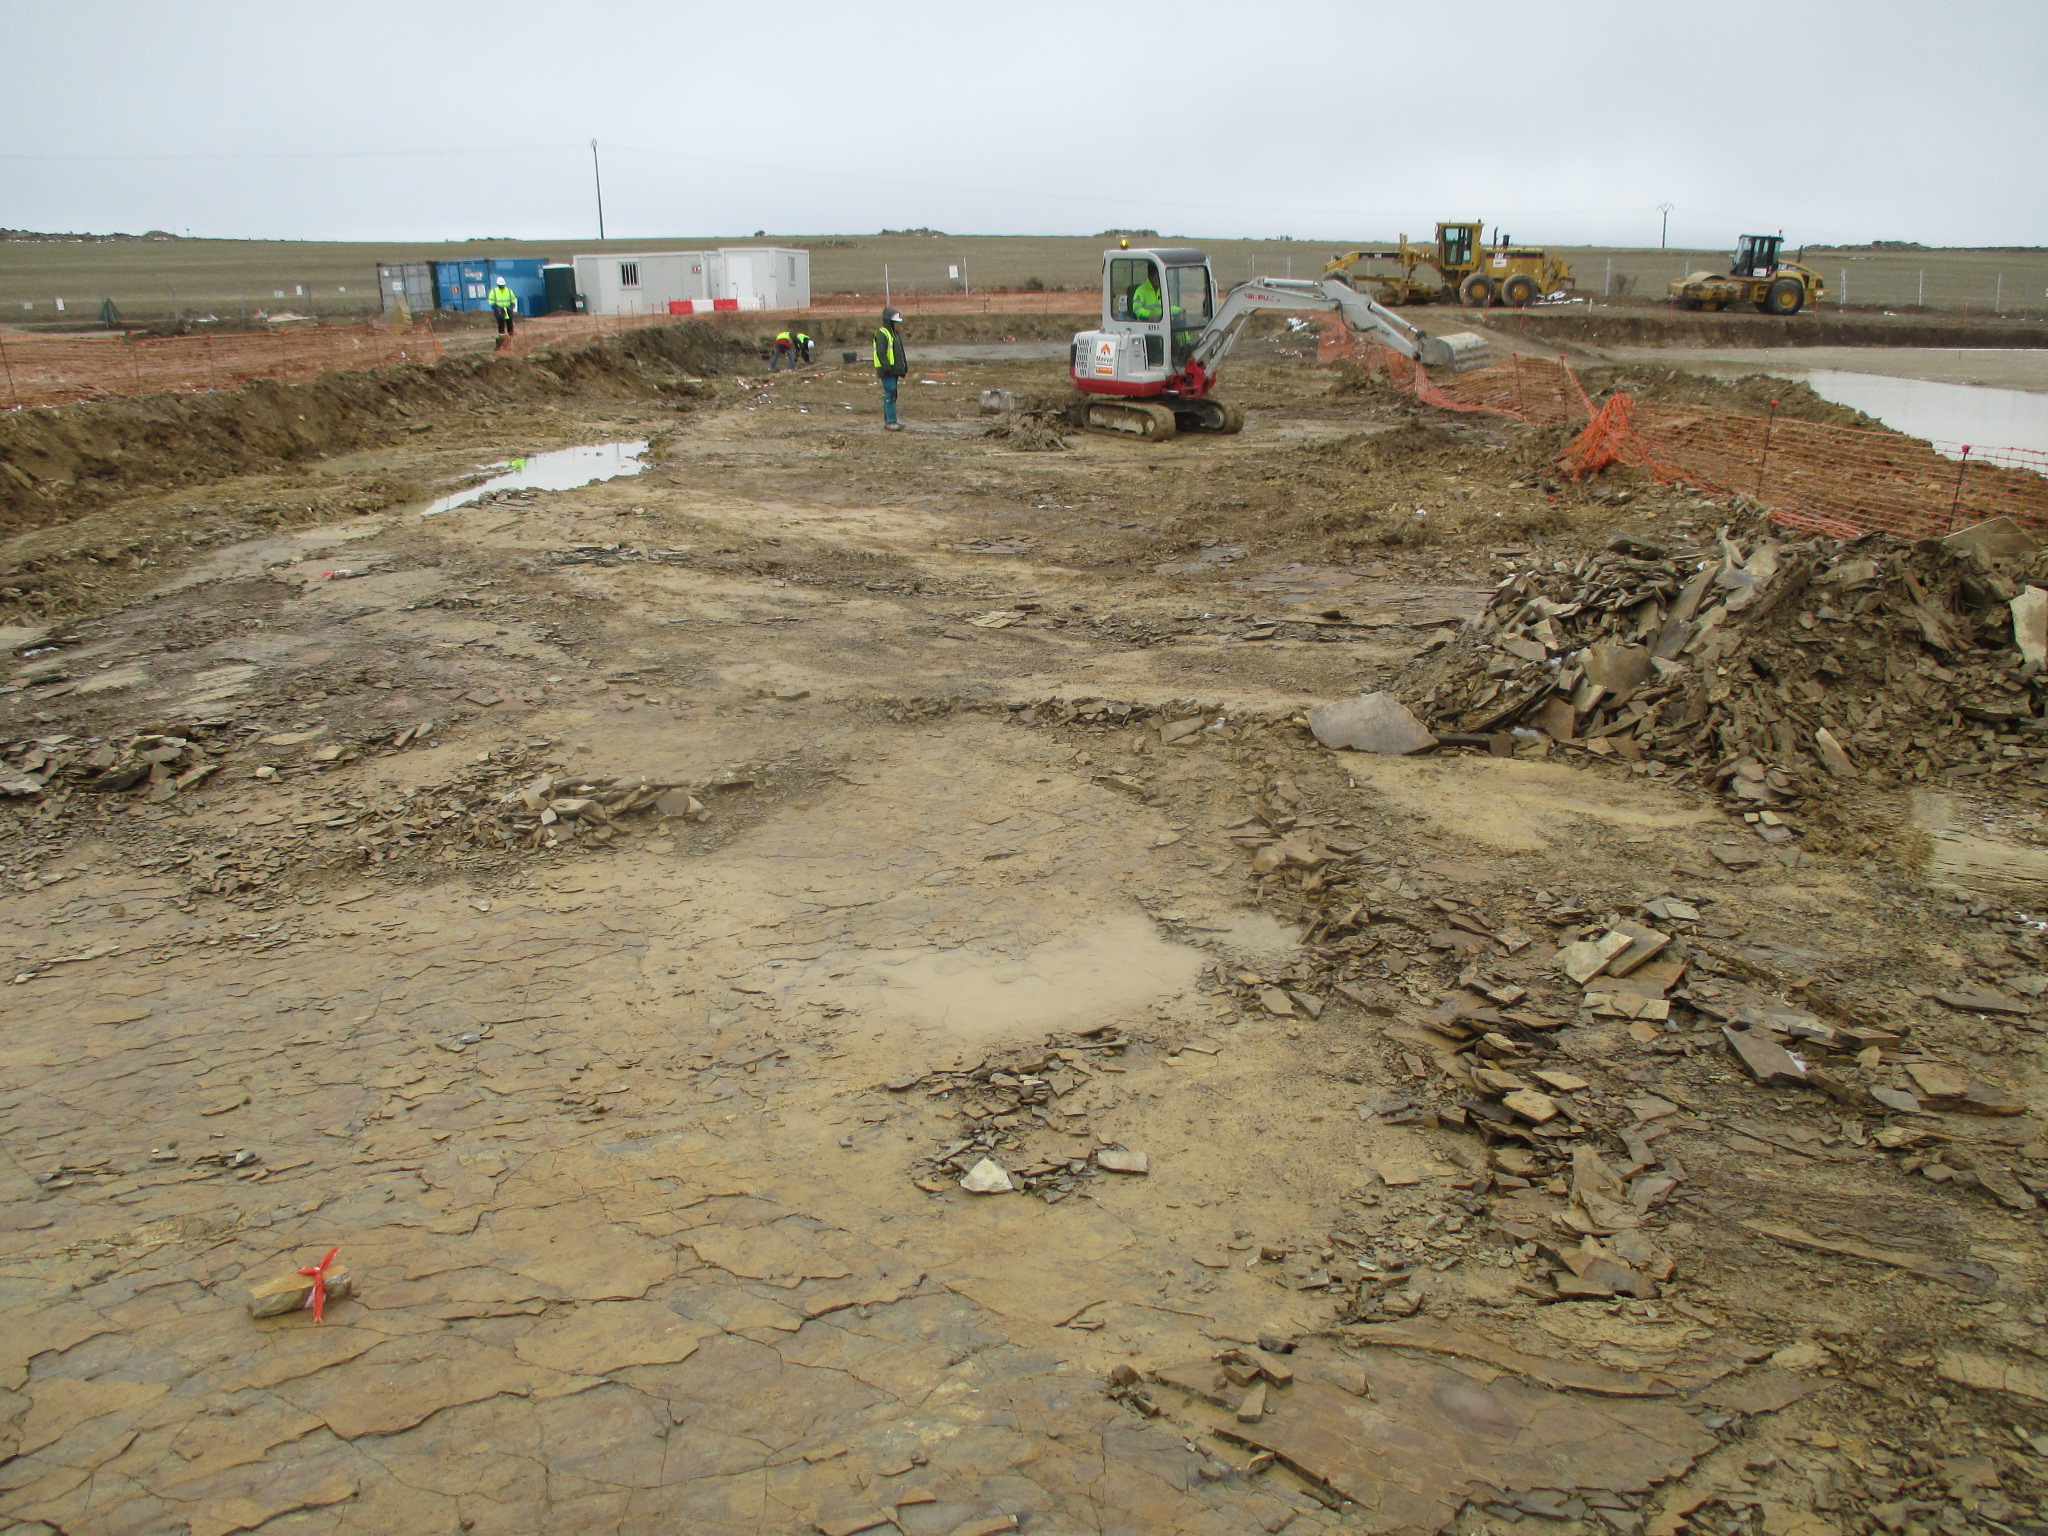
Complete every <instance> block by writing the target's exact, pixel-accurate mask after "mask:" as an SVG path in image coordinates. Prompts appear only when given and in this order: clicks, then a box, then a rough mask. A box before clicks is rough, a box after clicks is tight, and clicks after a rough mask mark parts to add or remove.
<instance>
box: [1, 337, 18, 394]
mask: <svg viewBox="0 0 2048 1536" xmlns="http://www.w3.org/2000/svg"><path fill="white" fill-rule="evenodd" d="M0 369H4V370H5V371H6V373H7V403H8V405H9V407H10V408H11V409H14V410H20V409H21V396H20V395H19V394H17V393H16V392H15V389H14V363H13V362H12V360H10V359H9V357H8V356H7V339H6V338H5V337H0Z"/></svg>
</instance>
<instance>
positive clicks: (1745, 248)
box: [1728, 235, 1785, 277]
mask: <svg viewBox="0 0 2048 1536" xmlns="http://www.w3.org/2000/svg"><path fill="white" fill-rule="evenodd" d="M1784 243H1785V237H1784V236H1783V235H1744V236H1743V237H1742V243H1741V244H1740V245H1738V246H1736V247H1735V259H1734V260H1733V261H1732V262H1730V263H1729V264H1728V274H1729V276H1731V277H1769V276H1771V275H1772V274H1773V273H1774V272H1776V271H1777V270H1778V247H1780V246H1781V245H1783V244H1784Z"/></svg>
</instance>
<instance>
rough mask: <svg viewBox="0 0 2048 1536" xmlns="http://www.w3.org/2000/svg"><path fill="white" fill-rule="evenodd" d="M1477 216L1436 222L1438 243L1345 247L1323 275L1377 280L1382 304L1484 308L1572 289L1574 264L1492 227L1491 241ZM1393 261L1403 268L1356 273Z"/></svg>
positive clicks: (1403, 241) (1525, 302)
mask: <svg viewBox="0 0 2048 1536" xmlns="http://www.w3.org/2000/svg"><path fill="white" fill-rule="evenodd" d="M1485 228H1486V226H1485V223H1484V222H1483V221H1482V220H1479V219H1472V220H1469V221H1462V222H1460V221H1454V222H1452V223H1448V224H1439V225H1437V227H1436V243H1435V244H1434V245H1414V244H1411V243H1410V242H1409V239H1408V237H1407V236H1406V235H1403V236H1402V237H1401V243H1400V244H1399V245H1398V246H1397V247H1395V248H1394V249H1393V250H1390V251H1387V250H1380V251H1346V252H1345V253H1344V254H1343V255H1342V256H1332V257H1331V258H1330V261H1329V264H1328V265H1327V266H1325V267H1324V268H1323V273H1324V275H1325V276H1334V275H1336V274H1339V273H1343V274H1346V275H1349V276H1350V277H1351V279H1352V281H1353V282H1354V283H1361V284H1362V283H1377V284H1378V285H1379V289H1380V302H1381V303H1383V304H1453V303H1456V304H1465V305H1469V306H1471V307H1472V308H1474V309H1484V308H1486V307H1487V306H1488V305H1491V304H1511V305H1513V306H1514V307H1515V308H1517V309H1521V308H1523V307H1524V306H1526V305H1530V304H1533V303H1535V302H1536V301H1537V300H1538V299H1543V298H1548V297H1550V296H1551V295H1552V294H1556V293H1569V292H1570V291H1571V289H1572V269H1571V268H1570V267H1569V266H1567V265H1566V264H1565V263H1564V262H1562V261H1560V260H1559V259H1558V258H1557V257H1555V256H1553V255H1551V254H1550V252H1549V251H1547V250H1544V249H1543V248H1542V247H1541V246H1533V245H1516V244H1515V242H1514V239H1513V237H1511V236H1507V235H1503V234H1501V233H1500V231H1499V230H1498V229H1496V230H1495V231H1494V241H1493V244H1491V245H1487V244H1486V243H1484V242H1483V241H1482V240H1481V239H1480V238H1479V237H1480V235H1481V234H1483V233H1484V232H1485ZM1379 261H1391V262H1395V263H1398V264H1399V266H1400V268H1401V270H1400V271H1399V272H1397V273H1394V272H1360V273H1353V272H1352V268H1353V267H1355V266H1357V265H1358V264H1359V263H1361V262H1379Z"/></svg>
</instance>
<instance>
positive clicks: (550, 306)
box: [540, 261, 583, 315]
mask: <svg viewBox="0 0 2048 1536" xmlns="http://www.w3.org/2000/svg"><path fill="white" fill-rule="evenodd" d="M540 280H541V291H542V293H543V295H544V296H545V298H546V300H547V310H546V313H548V314H551V315H567V314H574V313H578V312H580V311H581V310H582V308H583V295H581V294H580V293H578V292H577V291H576V267H575V264H574V263H572V262H567V261H551V262H549V263H548V264H547V265H546V266H544V267H542V268H541V269H540Z"/></svg>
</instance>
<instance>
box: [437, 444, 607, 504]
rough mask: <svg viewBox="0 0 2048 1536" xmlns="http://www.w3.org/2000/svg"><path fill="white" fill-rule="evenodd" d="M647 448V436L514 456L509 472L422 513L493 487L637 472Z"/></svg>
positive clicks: (553, 485)
mask: <svg viewBox="0 0 2048 1536" xmlns="http://www.w3.org/2000/svg"><path fill="white" fill-rule="evenodd" d="M646 452H647V440H646V439H645V438H641V439H639V440H637V441H635V442H630V443H591V444H589V445H588V446H586V447H582V448H562V449H558V450H556V451H555V452H553V453H536V454H535V455H534V456H533V457H532V458H530V459H514V460H512V461H511V464H510V465H509V467H508V472H507V473H505V474H502V475H498V476H495V477H493V478H492V479H489V480H486V481H484V482H483V483H482V484H481V485H472V486H471V487H470V488H469V489H468V490H466V491H457V492H455V493H454V494H453V495H450V496H443V497H442V498H441V499H440V500H439V501H436V502H430V503H429V504H428V506H427V509H426V510H425V511H424V512H422V513H420V516H421V517H432V516H433V515H434V514H435V513H437V512H452V511H453V510H454V509H455V508H457V507H466V506H468V505H469V504H470V503H471V502H473V501H480V500H482V499H483V498H484V497H486V496H488V495H490V494H491V492H493V491H519V490H536V491H571V490H574V489H575V488H576V487H577V486H579V485H592V484H595V483H596V482H597V481H599V480H616V479H618V478H619V477H620V476H621V475H637V474H639V473H640V471H641V470H643V469H645V468H646V467H647V466H646V465H644V464H642V463H641V462H640V457H641V455H642V454H644V453H646ZM491 467H493V468H495V467H496V466H495V465H493V466H491Z"/></svg>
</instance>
